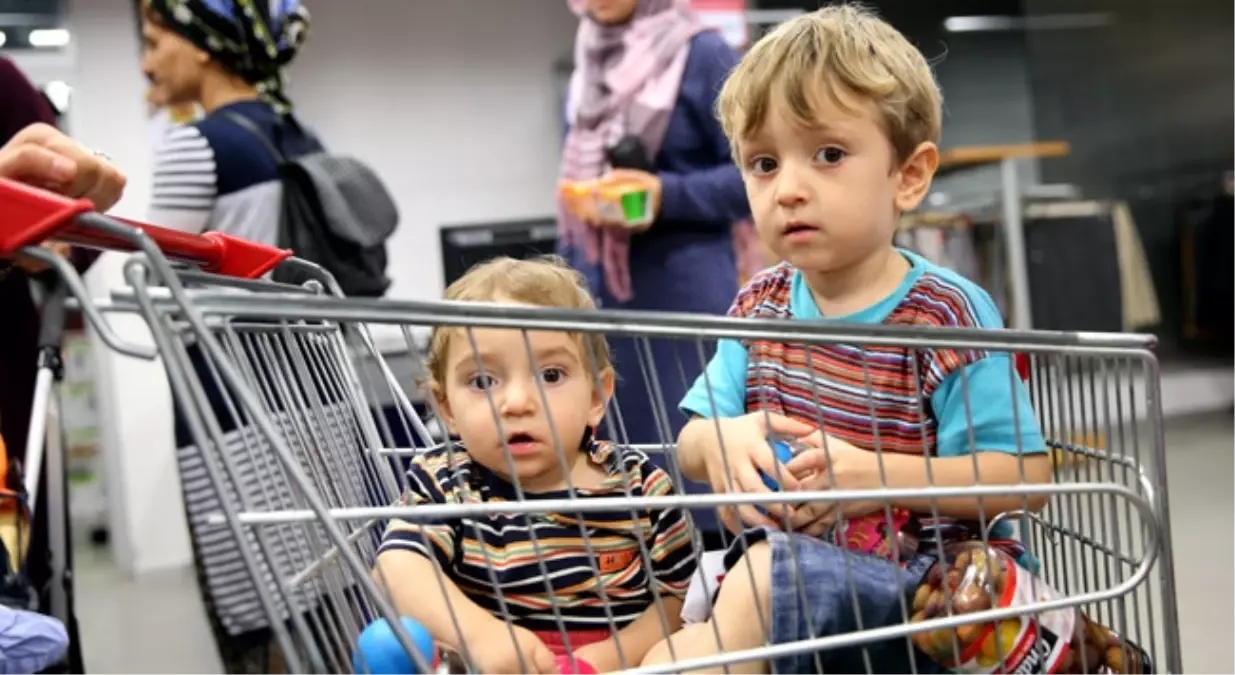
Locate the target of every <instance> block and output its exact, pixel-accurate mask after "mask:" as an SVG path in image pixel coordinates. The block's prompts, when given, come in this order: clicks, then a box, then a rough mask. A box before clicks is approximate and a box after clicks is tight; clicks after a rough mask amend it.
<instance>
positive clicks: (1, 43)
mask: <svg viewBox="0 0 1235 675" xmlns="http://www.w3.org/2000/svg"><path fill="white" fill-rule="evenodd" d="M8 39H9V36H7V35H5V34H4V31H2V30H0V47H3V46H4V43H5V42H8Z"/></svg>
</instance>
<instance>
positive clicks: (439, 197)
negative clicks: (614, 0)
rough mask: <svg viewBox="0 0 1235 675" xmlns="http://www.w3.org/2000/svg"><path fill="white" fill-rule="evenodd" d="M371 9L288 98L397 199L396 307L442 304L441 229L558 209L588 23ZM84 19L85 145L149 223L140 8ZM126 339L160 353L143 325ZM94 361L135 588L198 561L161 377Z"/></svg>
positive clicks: (122, 210) (102, 5)
mask: <svg viewBox="0 0 1235 675" xmlns="http://www.w3.org/2000/svg"><path fill="white" fill-rule="evenodd" d="M355 1H359V0H353V2H355ZM363 2H364V5H365V7H364V9H365V11H363V12H357V11H355V8H354V7H353V6H352V3H350V2H348V3H345V2H341V1H336V0H325V1H322V0H319V1H318V2H316V3H313V4H311V5H310V9H311V10H312V12H313V25H312V28H311V30H312V35H311V38H310V40H309V42H308V45H307V46H306V48H305V51H304V52H303V53H302V55H301V59H299V60H298V61H297V63H296V64H295V65H293V67H292V69H291V77H292V90H291V93H292V95H293V97H294V99H295V100H296V101H297V104H298V108H299V112H300V113H301V114H302V115H303V117H304V119H305V120H306V121H307V122H308V123H309V124H310V125H312V126H313V127H314V128H315V129H316V130H317V131H318V132H319V133H320V134H321V135H322V136H323V137H324V139H325V140H326V142H327V143H328V144H329V145H330V146H331V147H332V148H333V149H336V150H339V151H343V152H348V153H351V154H354V155H357V156H359V157H361V158H363V159H365V160H367V161H369V162H370V163H371V164H372V165H373V166H374V168H375V169H376V170H377V171H378V172H379V173H380V174H381V175H382V177H383V179H384V180H385V181H386V183H387V185H388V187H389V188H390V190H391V192H392V193H393V194H394V196H395V198H396V200H397V201H398V204H399V207H400V211H401V215H402V222H401V225H400V229H399V231H398V233H397V234H396V236H395V239H394V242H393V244H392V247H391V250H390V259H391V268H392V270H391V272H392V276H393V277H394V279H395V286H394V288H393V289H392V295H394V296H397V297H408V298H434V297H437V296H438V295H439V294H440V292H441V289H442V283H441V274H442V273H441V262H440V252H439V249H438V238H437V228H438V226H439V225H441V224H445V223H458V222H468V221H473V220H485V219H506V218H523V217H533V216H541V215H545V214H548V213H550V212H551V210H552V206H553V196H554V187H555V184H556V166H557V149H558V146H559V136H560V129H561V126H560V121H559V119H560V115H559V102H558V100H557V96H558V94H557V86H556V83H555V80H554V75H553V72H554V71H553V66H554V63H555V62H556V61H557V60H559V59H561V58H562V57H565V56H568V55H569V52H570V46H571V44H572V41H573V38H574V29H575V24H574V19H573V17H572V16H571V15H570V14H569V12H568V11H567V10H566V3H565V2H564V1H563V0H519V1H518V2H513V1H512V0H450V1H449V2H445V1H442V0H363ZM71 11H72V14H71V19H70V21H71V28H72V30H73V36H74V40H75V44H74V46H73V48H72V50H70V52H69V53H68V55H67V56H66V57H65V58H67V59H68V60H69V62H70V63H71V62H74V61H75V62H76V66H75V72H72V76H71V77H66V78H64V79H66V80H68V81H69V82H70V84H72V85H73V86H74V87H75V97H74V100H73V104H72V105H73V107H72V111H71V117H70V118H71V128H70V131H71V133H73V134H74V135H75V136H76V137H77V138H79V139H80V140H81V141H82V142H84V143H85V144H87V145H88V146H90V147H93V148H97V149H99V150H103V151H105V152H107V153H108V154H109V155H111V156H112V157H113V158H114V159H115V161H116V162H117V163H118V165H119V166H120V167H121V168H123V169H124V170H125V172H126V173H127V174H128V176H129V188H128V190H127V192H126V195H125V198H124V200H123V201H122V202H121V203H120V204H119V205H118V206H117V208H116V210H115V213H117V214H118V215H123V216H128V217H135V218H139V219H140V218H143V217H144V214H145V212H146V208H147V205H148V203H149V189H150V156H151V154H150V153H151V150H152V148H151V142H150V139H151V132H150V123H149V122H148V121H147V120H146V118H145V106H144V98H143V96H144V88H145V85H144V82H143V80H142V78H141V76H140V73H139V72H138V50H139V45H138V39H137V33H136V28H135V24H134V19H133V15H132V3H131V2H130V1H129V0H88V1H87V0H78V2H75V3H73V5H72V10H71ZM478 17H484V19H483V21H482V20H481V19H480V18H478ZM74 53H75V58H74ZM30 56H31V57H32V58H34V59H35V61H34V62H32V63H31V69H32V70H33V71H35V72H32V73H31V74H32V75H33V76H34V77H36V79H39V80H42V79H45V78H44V75H45V74H50V73H53V72H61V71H62V70H63V69H64V62H65V58H59V60H58V61H57V59H54V58H50V57H44V56H38V55H30ZM40 59H41V60H40ZM58 69H59V70H58ZM156 224H157V223H156ZM121 263H122V259H120V258H119V257H116V258H113V259H110V260H109V259H106V258H105V259H103V260H101V261H100V262H99V263H98V264H97V265H96V266H95V268H94V269H93V270H92V271H91V273H90V275H89V278H88V281H89V282H90V285H91V290H92V293H93V294H94V295H95V296H96V297H98V296H103V295H106V294H107V293H109V292H110V290H111V289H112V288H116V287H119V286H120V285H121V284H122V277H121V269H120V265H121ZM117 328H118V329H119V330H120V331H121V332H122V333H123V334H124V336H125V337H126V338H128V339H131V340H137V341H148V340H149V335H148V331H147V330H146V329H145V327H144V324H142V323H141V321H140V320H139V319H136V318H130V319H129V320H117ZM94 347H95V349H96V353H97V354H98V358H97V359H96V363H97V364H98V373H97V377H98V392H99V401H98V403H99V413H100V419H101V420H102V446H103V452H104V456H105V468H106V471H107V474H108V481H109V486H108V489H109V499H110V502H111V514H110V515H111V525H112V534H113V542H114V548H115V553H116V556H117V561H118V563H119V565H120V566H121V568H122V569H124V570H126V571H127V572H129V573H132V574H139V573H142V572H146V571H150V570H155V569H160V568H168V567H177V566H182V565H185V564H188V562H189V561H190V549H189V545H188V539H187V534H186V530H185V526H184V516H183V510H182V507H181V500H180V493H179V481H178V477H177V474H176V470H175V462H174V458H173V448H172V421H171V419H172V418H171V403H170V399H169V395H168V387H167V383H166V377H165V375H164V372H163V370H162V366H161V365H160V364H158V363H147V362H141V361H136V360H133V359H128V358H124V357H119V356H117V355H115V354H114V353H111V352H110V351H109V350H108V348H107V347H106V346H105V345H103V344H102V343H101V342H99V341H98V340H97V339H95V340H94Z"/></svg>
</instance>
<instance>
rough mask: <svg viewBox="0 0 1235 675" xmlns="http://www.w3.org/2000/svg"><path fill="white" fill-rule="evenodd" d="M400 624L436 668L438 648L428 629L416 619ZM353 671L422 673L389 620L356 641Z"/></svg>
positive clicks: (386, 674) (377, 623) (391, 674)
mask: <svg viewBox="0 0 1235 675" xmlns="http://www.w3.org/2000/svg"><path fill="white" fill-rule="evenodd" d="M400 621H401V622H402V623H403V629H404V630H406V631H407V634H408V635H409V636H410V637H411V638H412V644H414V645H416V649H417V650H418V651H419V652H420V655H421V657H423V658H424V660H425V661H427V662H429V664H430V665H431V666H432V665H435V664H434V661H435V660H436V659H434V654H435V653H436V649H435V647H434V644H433V637H432V636H431V635H429V631H427V630H425V627H424V626H422V625H420V623H419V622H418V621H416V620H415V619H409V618H408V617H406V616H404V617H400ZM352 668H353V669H354V670H355V672H357V673H373V675H402V674H411V673H419V672H420V669H419V668H417V666H416V661H415V660H413V659H412V657H411V656H408V653H407V650H406V649H404V648H403V644H402V643H401V642H399V638H398V636H396V635H395V632H394V629H392V628H391V627H390V623H388V622H387V621H386V620H385V619H378V620H377V621H374V622H373V623H371V624H369V625H368V626H366V627H365V629H364V630H363V631H361V633H360V637H359V638H358V639H357V640H356V653H355V654H353V655H352Z"/></svg>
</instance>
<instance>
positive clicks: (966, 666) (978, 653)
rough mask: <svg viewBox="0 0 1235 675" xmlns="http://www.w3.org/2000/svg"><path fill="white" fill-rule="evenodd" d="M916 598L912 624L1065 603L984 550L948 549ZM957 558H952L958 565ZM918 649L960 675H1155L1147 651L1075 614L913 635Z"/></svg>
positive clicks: (977, 545) (970, 545)
mask: <svg viewBox="0 0 1235 675" xmlns="http://www.w3.org/2000/svg"><path fill="white" fill-rule="evenodd" d="M947 548H948V556H945V557H952V558H953V560H952V564H951V565H947V564H946V563H944V562H939V563H936V564H935V565H934V567H932V568H931V570H930V571H929V572H928V573H927V575H926V578H925V580H924V581H923V582H922V584H921V585H919V586H918V588H917V590H916V591H915V592H914V597H913V612H914V613H913V616H912V617H911V618H910V622H911V623H920V622H922V621H926V620H928V619H935V618H939V617H943V616H948V606H949V604H950V605H951V610H952V615H953V616H962V615H965V614H974V613H976V612H982V611H985V610H989V609H992V608H995V609H1005V608H1009V607H1024V606H1028V605H1030V604H1031V603H1035V602H1047V601H1050V600H1056V599H1059V598H1061V597H1062V595H1061V594H1060V593H1059V592H1058V591H1056V590H1055V589H1053V588H1051V587H1050V586H1048V585H1047V584H1046V583H1045V582H1043V581H1042V580H1041V579H1039V578H1038V577H1036V576H1034V575H1033V574H1032V573H1030V572H1029V571H1028V570H1026V569H1025V568H1024V567H1021V566H1020V565H1018V564H1017V563H1016V561H1015V560H1014V559H1013V558H1012V557H1011V556H1010V555H1008V554H1007V553H1005V552H1003V551H1000V550H998V549H995V548H993V547H989V546H985V545H983V544H982V542H977V541H975V542H964V543H960V544H956V545H955V546H948V547H947ZM953 556H954V557H953ZM913 641H914V643H915V644H917V646H918V649H920V650H922V652H923V653H925V654H926V655H927V656H929V657H930V658H932V659H934V660H935V661H937V662H938V663H940V664H941V665H943V666H944V667H945V668H949V669H951V670H954V671H956V672H959V673H1151V672H1153V662H1152V660H1151V659H1150V658H1149V655H1148V654H1146V653H1145V652H1144V651H1143V650H1142V649H1141V648H1139V647H1137V646H1136V645H1134V644H1132V643H1130V642H1127V641H1126V640H1122V639H1121V638H1120V637H1119V635H1117V634H1116V633H1115V631H1113V630H1111V629H1109V628H1107V627H1105V626H1101V625H1099V624H1097V623H1094V622H1093V621H1091V620H1090V619H1089V617H1087V616H1085V614H1084V613H1083V612H1081V611H1080V610H1079V609H1077V608H1075V607H1066V608H1064V609H1057V610H1053V611H1049V612H1042V613H1039V614H1036V615H1030V616H1017V617H1012V618H1010V619H1004V620H1002V621H995V622H978V623H971V624H962V625H961V626H959V627H958V628H956V629H951V628H942V629H938V630H933V631H925V632H921V633H915V634H914V636H913Z"/></svg>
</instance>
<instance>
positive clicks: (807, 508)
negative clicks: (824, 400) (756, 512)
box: [786, 433, 887, 536]
mask: <svg viewBox="0 0 1235 675" xmlns="http://www.w3.org/2000/svg"><path fill="white" fill-rule="evenodd" d="M807 443H808V444H809V445H811V446H814V447H812V448H811V449H809V450H805V451H803V452H802V453H801V454H799V455H798V456H797V457H794V458H793V459H792V460H790V462H789V463H788V464H787V465H786V468H787V469H788V471H789V473H790V474H792V475H793V476H795V477H796V478H797V479H798V487H797V489H799V490H805V491H818V490H877V489H879V488H881V487H883V481H882V480H880V475H881V474H880V472H879V456H878V455H877V454H876V453H874V452H869V451H866V450H863V449H861V448H858V447H855V446H854V445H851V444H849V443H847V442H845V441H842V440H841V439H839V438H836V437H834V436H828V437H827V439H824V438H822V436H821V435H819V434H818V433H816V434H815V435H814V437H813V438H811V439H808V440H807ZM825 443H826V445H825ZM825 447H826V450H825ZM829 460H830V462H829ZM829 465H830V469H829ZM886 505H887V504H886V503H885V502H883V501H880V500H866V499H863V500H859V501H852V502H830V501H815V502H809V503H807V504H804V505H802V506H799V507H797V508H794V509H792V511H791V515H790V518H789V524H790V525H791V526H792V528H793V530H794V531H796V532H801V533H803V534H807V535H811V536H819V535H822V534H824V533H825V532H827V530H828V528H830V527H831V526H832V525H834V524H835V523H836V521H837V520H839V519H840V518H841V517H842V516H843V517H845V518H857V517H860V516H864V515H867V514H869V513H874V512H876V511H879V510H881V509H883V508H884V507H885V506H886Z"/></svg>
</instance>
